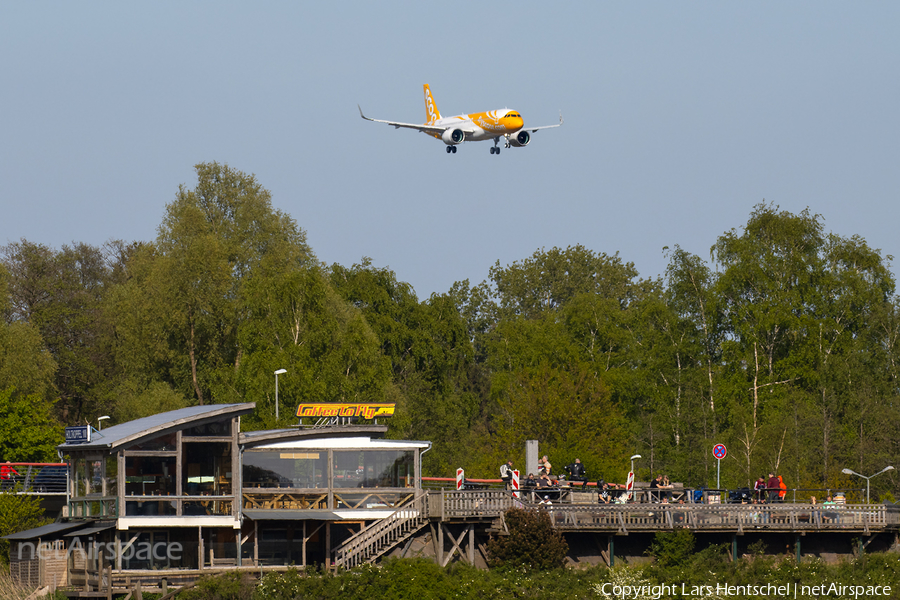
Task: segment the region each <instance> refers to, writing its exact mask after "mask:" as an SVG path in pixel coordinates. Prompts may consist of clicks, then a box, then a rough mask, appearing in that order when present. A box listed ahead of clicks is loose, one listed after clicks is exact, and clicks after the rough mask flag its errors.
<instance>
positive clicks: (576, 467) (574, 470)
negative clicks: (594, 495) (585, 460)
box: [566, 458, 588, 489]
mask: <svg viewBox="0 0 900 600" xmlns="http://www.w3.org/2000/svg"><path fill="white" fill-rule="evenodd" d="M566 471H568V472H569V481H580V482H581V489H584V488H586V487H587V483H588V478H587V473H586V472H585V470H584V465H583V464H582V462H581V459H579V458H576V459H575V462H573V463H572V464H571V465H568V466H567V467H566Z"/></svg>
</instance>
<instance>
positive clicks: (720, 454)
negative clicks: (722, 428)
mask: <svg viewBox="0 0 900 600" xmlns="http://www.w3.org/2000/svg"><path fill="white" fill-rule="evenodd" d="M726 454H728V450H727V449H726V448H725V444H716V445H715V446H713V456H715V457H716V458H718V459H719V460H722V459H723V458H725V455H726Z"/></svg>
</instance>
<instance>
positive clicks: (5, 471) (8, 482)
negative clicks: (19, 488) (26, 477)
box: [0, 461, 19, 490]
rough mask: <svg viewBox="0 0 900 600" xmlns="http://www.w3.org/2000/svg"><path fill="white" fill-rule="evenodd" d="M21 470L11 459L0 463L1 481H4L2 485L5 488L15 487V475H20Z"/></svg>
mask: <svg viewBox="0 0 900 600" xmlns="http://www.w3.org/2000/svg"><path fill="white" fill-rule="evenodd" d="M18 474H19V472H18V471H16V469H15V468H14V467H13V466H12V464H10V462H9V461H6V462H5V463H3V465H0V483H2V487H3V489H4V490H6V489H10V488H12V487H13V484H14V479H13V476H15V475H18Z"/></svg>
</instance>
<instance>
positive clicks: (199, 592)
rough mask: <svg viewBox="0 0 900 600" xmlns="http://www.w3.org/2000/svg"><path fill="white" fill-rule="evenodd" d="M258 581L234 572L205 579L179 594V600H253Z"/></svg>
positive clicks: (246, 574) (244, 574)
mask: <svg viewBox="0 0 900 600" xmlns="http://www.w3.org/2000/svg"><path fill="white" fill-rule="evenodd" d="M254 589H256V580H255V579H254V578H253V577H252V576H251V575H249V574H248V573H241V572H238V571H234V572H232V573H224V574H222V575H214V576H212V577H203V578H202V579H200V581H199V582H198V583H197V585H195V586H194V587H192V588H190V589H188V590H185V591H183V592H181V593H179V594H178V600H251V598H252V597H253V590H254Z"/></svg>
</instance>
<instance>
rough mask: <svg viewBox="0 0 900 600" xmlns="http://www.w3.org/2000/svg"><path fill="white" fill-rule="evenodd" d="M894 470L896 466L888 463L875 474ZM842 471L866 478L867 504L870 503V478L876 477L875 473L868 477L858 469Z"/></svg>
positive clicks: (845, 473)
mask: <svg viewBox="0 0 900 600" xmlns="http://www.w3.org/2000/svg"><path fill="white" fill-rule="evenodd" d="M893 470H894V467H892V466H890V465H888V466H886V467H885V468H883V469H882V470H880V471H878V472H877V473H875V475H881V474H882V473H884V472H885V471H893ZM841 473H843V474H844V475H856V476H857V477H862V478H863V479H865V480H866V504H868V503H869V480H870V479H872V478H873V477H875V475H869V476H868V477H866V476H865V475H861V474H859V473H857V472H856V471H851V470H850V469H844V470H843V471H841Z"/></svg>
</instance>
